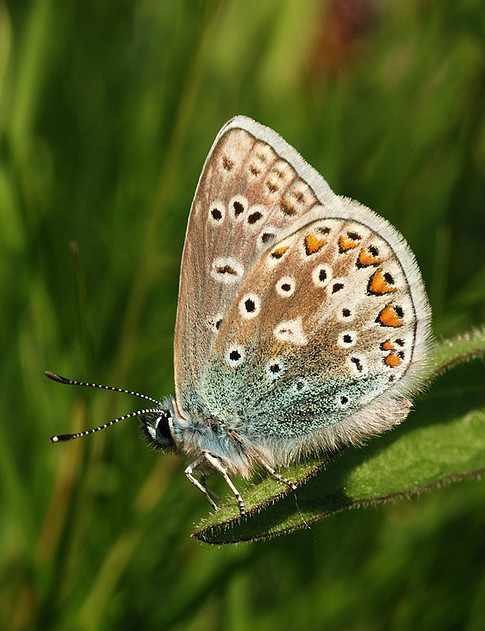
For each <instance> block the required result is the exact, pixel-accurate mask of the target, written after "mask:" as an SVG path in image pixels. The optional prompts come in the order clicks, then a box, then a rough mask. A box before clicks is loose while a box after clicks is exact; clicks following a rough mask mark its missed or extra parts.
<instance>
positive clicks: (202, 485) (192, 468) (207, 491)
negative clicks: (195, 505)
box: [184, 457, 219, 510]
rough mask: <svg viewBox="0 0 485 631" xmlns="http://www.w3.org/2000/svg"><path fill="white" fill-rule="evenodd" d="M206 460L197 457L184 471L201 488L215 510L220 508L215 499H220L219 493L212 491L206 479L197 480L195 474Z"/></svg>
mask: <svg viewBox="0 0 485 631" xmlns="http://www.w3.org/2000/svg"><path fill="white" fill-rule="evenodd" d="M203 462H204V458H203V457H202V458H197V460H195V461H194V462H192V463H191V464H189V466H188V467H187V468H186V469H185V471H184V473H185V475H186V476H187V478H188V479H189V480H190V481H191V482H192V484H193V485H194V486H195V487H196V488H198V489H199V491H200V492H201V493H203V494H204V495H205V496H206V498H207V500H208V502H209V504H210V505H211V506H212V508H213V509H214V510H217V509H218V506H217V504H216V502H215V499H216V498H217V499H219V498H218V497H217V495H216V494H215V493H212V491H211V490H210V489H209V488H208V487H207V485H206V483H205V479H204V478H202V481H199V480H197V478H196V477H195V476H194V475H193V473H194V471H195V470H196V469H197V468H198V467H199V466H200V465H201V464H202V463H203Z"/></svg>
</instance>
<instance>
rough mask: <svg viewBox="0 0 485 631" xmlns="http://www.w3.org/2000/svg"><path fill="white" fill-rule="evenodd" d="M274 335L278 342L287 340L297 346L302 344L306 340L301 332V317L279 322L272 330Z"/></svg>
mask: <svg viewBox="0 0 485 631" xmlns="http://www.w3.org/2000/svg"><path fill="white" fill-rule="evenodd" d="M274 336H275V338H276V339H277V340H280V342H288V343H289V344H296V345H297V346H304V345H305V344H306V343H307V342H308V340H307V337H306V335H305V333H304V332H303V326H302V321H301V317H300V318H297V319H296V320H287V321H286V322H280V323H279V324H278V325H277V326H276V328H275V330H274Z"/></svg>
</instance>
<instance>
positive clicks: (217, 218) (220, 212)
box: [208, 199, 226, 226]
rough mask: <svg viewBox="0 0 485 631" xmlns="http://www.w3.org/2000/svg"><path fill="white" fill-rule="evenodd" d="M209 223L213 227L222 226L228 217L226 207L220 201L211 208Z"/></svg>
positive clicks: (213, 203)
mask: <svg viewBox="0 0 485 631" xmlns="http://www.w3.org/2000/svg"><path fill="white" fill-rule="evenodd" d="M208 217H209V223H210V224H212V225H213V226H220V225H222V224H223V223H224V219H225V217H226V207H225V206H224V204H223V203H222V202H221V201H220V200H219V199H218V200H216V201H215V202H212V204H211V205H210V206H209V215H208Z"/></svg>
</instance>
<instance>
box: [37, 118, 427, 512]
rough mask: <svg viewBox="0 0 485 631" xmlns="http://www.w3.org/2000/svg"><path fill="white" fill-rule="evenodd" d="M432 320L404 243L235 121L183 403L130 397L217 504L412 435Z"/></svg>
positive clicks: (184, 288) (179, 342) (187, 346)
mask: <svg viewBox="0 0 485 631" xmlns="http://www.w3.org/2000/svg"><path fill="white" fill-rule="evenodd" d="M430 322H431V310H430V306H429V302H428V298H427V296H426V292H425V289H424V285H423V281H422V279H421V274H420V271H419V268H418V266H417V263H416V260H415V258H414V256H413V254H412V252H411V250H410V248H409V247H408V245H407V243H406V241H405V240H404V238H403V237H402V235H401V234H400V233H399V232H398V231H397V230H396V229H395V228H394V227H393V226H392V225H391V224H390V223H389V222H387V221H386V220H385V219H383V218H382V217H380V216H378V215H377V214H376V213H374V212H373V211H371V210H369V209H368V208H366V207H365V206H363V205H361V204H359V203H358V202H355V201H352V200H351V199H348V198H346V197H342V196H339V195H336V194H335V193H334V192H333V191H332V190H331V189H330V187H329V185H328V184H327V182H326V181H325V180H324V179H323V178H322V177H321V176H320V175H319V174H318V173H317V172H316V171H315V170H314V169H313V168H312V167H311V166H310V165H309V164H307V163H306V162H305V160H304V159H303V158H302V157H301V156H300V155H299V153H298V152H297V151H296V150H295V149H294V148H293V147H291V146H290V145H289V144H288V143H286V142H285V141H284V140H283V139H282V138H281V137H280V136H279V135H278V134H277V133H276V132H274V131H273V130H272V129H270V128H268V127H265V126H263V125H261V124H259V123H257V122H256V121H254V120H251V119H249V118H247V117H244V116H237V117H235V118H233V119H232V120H230V121H229V122H228V123H227V124H226V125H224V127H222V129H221V130H220V132H219V133H218V135H217V137H216V139H215V141H214V144H213V146H212V148H211V150H210V152H209V154H208V156H207V159H206V161H205V164H204V167H203V170H202V174H201V176H200V179H199V183H198V185H197V189H196V192H195V197H194V200H193V203H192V208H191V211H190V217H189V221H188V227H187V233H186V238H185V245H184V250H183V256H182V265H181V272H180V285H179V298H178V307H177V320H176V326H175V340H174V370H175V394H174V395H173V396H171V397H169V398H167V399H165V400H164V401H162V402H160V401H158V400H157V399H154V398H152V397H148V396H146V395H141V394H139V393H136V392H131V391H127V390H123V389H120V388H112V387H110V386H101V385H99V384H89V383H86V382H80V381H74V380H70V379H66V378H64V377H61V376H59V375H56V374H55V373H52V372H47V373H46V375H47V376H48V377H50V378H51V379H54V380H56V381H59V382H61V383H68V384H71V385H85V386H93V387H99V388H104V389H108V390H117V391H121V392H126V393H129V394H133V395H135V396H138V397H141V398H143V399H145V400H147V401H148V402H149V403H150V404H151V405H150V407H148V408H146V409H144V410H138V411H136V412H133V413H131V414H126V415H124V416H122V417H119V418H118V419H114V420H113V421H109V422H108V423H105V424H104V425H101V426H100V427H97V428H94V429H90V430H86V431H84V432H79V433H77V434H63V435H57V436H53V437H52V438H51V441H52V442H59V441H63V440H70V439H72V438H78V437H80V436H85V435H88V434H91V433H93V432H96V431H99V430H100V429H104V428H105V427H108V426H110V425H113V424H114V423H116V422H118V421H119V420H122V419H124V418H129V417H131V416H138V417H140V419H141V427H142V432H143V435H144V437H145V438H146V440H147V441H148V442H149V444H150V445H152V446H154V447H156V448H157V449H160V450H161V451H177V452H182V453H184V454H186V455H187V456H190V457H191V458H192V462H191V464H190V465H189V466H188V467H187V468H186V470H185V473H186V475H187V477H188V478H189V480H190V481H191V482H192V483H193V484H194V485H195V486H196V487H197V488H198V489H199V490H200V491H201V492H202V493H203V494H204V495H205V496H206V498H207V499H208V501H209V502H210V504H211V505H212V506H213V507H214V508H217V502H218V498H217V496H216V495H215V494H214V493H213V492H212V491H211V490H210V489H209V488H208V486H207V484H206V480H205V476H206V473H207V472H208V471H210V472H214V471H216V472H218V473H220V474H221V475H222V476H223V478H224V479H225V481H226V482H227V484H228V486H229V487H230V489H231V490H232V492H233V493H234V495H235V497H236V499H237V502H238V505H239V510H240V513H241V514H244V512H245V507H244V502H243V499H242V497H241V494H240V493H239V491H238V490H237V488H236V487H235V485H234V483H233V481H232V479H231V477H230V476H231V474H234V473H237V474H242V475H243V476H246V477H247V476H249V475H250V474H251V473H252V472H253V471H254V469H255V468H262V469H263V470H266V471H267V472H268V474H270V475H272V476H274V477H275V478H277V479H278V480H279V481H280V482H282V483H283V484H286V485H287V486H288V487H290V488H295V485H294V483H292V482H291V481H289V480H287V479H286V478H285V477H284V476H283V475H281V474H280V473H277V469H280V468H281V467H285V466H287V465H288V464H289V463H291V462H292V461H295V460H297V459H299V458H303V457H306V456H308V455H310V454H315V453H319V452H326V451H327V452H332V451H335V450H338V449H339V448H341V447H343V446H347V445H356V444H360V443H362V442H363V441H364V440H365V439H367V438H368V437H370V436H373V435H377V434H380V433H382V432H384V431H386V430H388V429H390V428H392V427H393V426H395V425H397V424H399V423H400V422H401V421H403V420H404V419H405V418H406V416H407V415H408V413H409V411H410V408H411V399H410V397H411V393H412V391H413V387H414V386H415V384H416V381H417V379H418V377H419V374H420V372H421V371H422V369H423V366H424V365H425V362H426V359H427V356H428V354H429V348H430V343H431V334H430Z"/></svg>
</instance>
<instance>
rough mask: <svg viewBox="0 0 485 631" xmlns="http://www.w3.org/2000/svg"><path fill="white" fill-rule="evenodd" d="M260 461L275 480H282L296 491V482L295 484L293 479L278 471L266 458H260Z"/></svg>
mask: <svg viewBox="0 0 485 631" xmlns="http://www.w3.org/2000/svg"><path fill="white" fill-rule="evenodd" d="M258 462H259V464H260V465H261V466H262V467H263V469H266V471H267V472H268V473H269V474H270V476H271V477H273V478H275V480H278V481H279V482H282V483H283V484H286V486H287V487H288V488H289V489H291V490H292V491H296V484H293V482H291V480H288V479H287V478H285V477H283V476H282V475H280V474H279V473H276V471H275V470H274V469H273V467H270V466H269V464H268V463H267V462H265V461H264V460H258Z"/></svg>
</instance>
